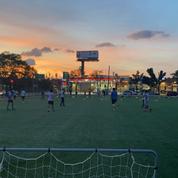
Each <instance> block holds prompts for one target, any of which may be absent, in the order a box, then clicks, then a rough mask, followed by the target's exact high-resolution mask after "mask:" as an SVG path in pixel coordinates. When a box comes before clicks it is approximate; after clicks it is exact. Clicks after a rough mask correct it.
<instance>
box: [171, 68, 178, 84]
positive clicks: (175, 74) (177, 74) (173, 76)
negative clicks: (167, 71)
mask: <svg viewBox="0 0 178 178" xmlns="http://www.w3.org/2000/svg"><path fill="white" fill-rule="evenodd" d="M171 75H172V78H173V79H174V80H175V81H176V82H177V83H178V70H176V71H175V72H174V73H172V74H171Z"/></svg>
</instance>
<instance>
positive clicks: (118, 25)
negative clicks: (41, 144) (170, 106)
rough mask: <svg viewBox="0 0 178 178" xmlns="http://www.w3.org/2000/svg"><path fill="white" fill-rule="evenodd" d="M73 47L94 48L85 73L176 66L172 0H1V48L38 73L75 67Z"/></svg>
mask: <svg viewBox="0 0 178 178" xmlns="http://www.w3.org/2000/svg"><path fill="white" fill-rule="evenodd" d="M77 50H98V51H99V55H100V61H99V62H90V63H87V65H86V71H87V72H89V71H92V70H103V72H104V73H106V71H107V69H108V66H109V65H110V66H111V72H116V73H118V74H119V75H126V74H128V75H131V74H132V73H135V72H136V70H139V71H141V72H144V73H146V72H145V71H146V69H147V68H149V67H153V68H154V69H155V71H156V72H158V71H159V70H161V69H162V70H164V71H166V72H167V74H168V75H169V74H170V73H173V72H174V71H175V70H177V69H178V1H177V0H51V1H50V0H0V52H3V51H10V52H14V53H19V54H22V57H23V59H24V60H28V62H29V63H30V64H32V65H34V67H35V68H36V69H37V70H38V71H39V72H40V73H48V72H52V73H59V74H61V72H62V71H70V70H72V69H77V68H79V66H80V63H79V62H77V61H76V51H77Z"/></svg>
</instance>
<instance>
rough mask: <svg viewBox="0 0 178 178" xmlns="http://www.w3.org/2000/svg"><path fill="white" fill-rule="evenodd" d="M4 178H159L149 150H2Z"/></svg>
mask: <svg viewBox="0 0 178 178" xmlns="http://www.w3.org/2000/svg"><path fill="white" fill-rule="evenodd" d="M0 153H1V160H0V178H1V177H3V178H39V177H40V178H61V177H62V178H143V177H144V178H156V176H157V167H158V165H157V164H158V155H157V153H156V152H155V151H154V150H149V149H105V148H5V147H4V148H0Z"/></svg>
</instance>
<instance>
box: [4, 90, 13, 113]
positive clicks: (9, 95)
mask: <svg viewBox="0 0 178 178" xmlns="http://www.w3.org/2000/svg"><path fill="white" fill-rule="evenodd" d="M6 96H7V111H9V110H10V109H9V106H10V105H11V110H12V111H13V110H14V94H13V90H12V89H10V90H9V91H7V93H6Z"/></svg>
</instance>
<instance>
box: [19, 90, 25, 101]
mask: <svg viewBox="0 0 178 178" xmlns="http://www.w3.org/2000/svg"><path fill="white" fill-rule="evenodd" d="M20 96H21V98H22V102H24V101H25V96H26V91H25V90H22V91H21V93H20Z"/></svg>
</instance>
